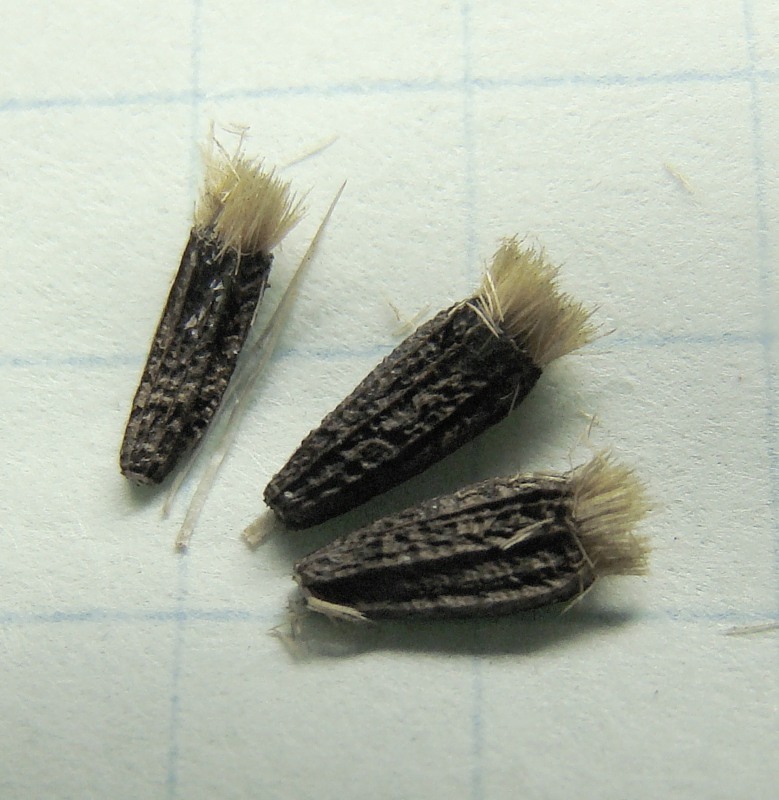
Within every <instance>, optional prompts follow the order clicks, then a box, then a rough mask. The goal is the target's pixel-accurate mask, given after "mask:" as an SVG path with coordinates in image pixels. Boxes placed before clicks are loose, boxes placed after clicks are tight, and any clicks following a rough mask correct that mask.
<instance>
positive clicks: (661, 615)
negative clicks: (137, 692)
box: [0, 559, 779, 642]
mask: <svg viewBox="0 0 779 800" xmlns="http://www.w3.org/2000/svg"><path fill="white" fill-rule="evenodd" d="M182 561H186V559H182ZM290 586H292V583H291V582H290ZM628 613H629V619H630V620H631V621H633V622H641V623H654V624H661V625H662V624H665V623H669V622H671V623H676V622H686V623H694V624H707V625H708V624H713V623H722V624H728V625H749V624H751V623H762V622H779V609H773V608H771V609H765V610H756V611H743V610H727V611H711V610H709V609H700V610H689V609H687V610H685V609H678V608H651V607H644V608H634V609H629V610H628V611H627V612H626V617H627V614H628ZM283 614H284V607H283V605H280V604H279V603H278V601H277V600H276V599H273V600H270V599H269V600H268V604H267V607H265V608H261V609H255V610H252V611H247V610H246V609H242V608H221V609H217V608H212V607H202V608H198V607H192V608H186V607H179V606H178V605H176V606H175V607H174V608H168V609H163V608H152V609H148V610H143V609H139V610H137V611H126V610H124V609H114V608H84V609H74V610H71V611H63V610H62V609H53V610H46V611H26V612H25V611H2V610H0V627H2V628H16V627H30V626H34V625H39V626H43V625H82V624H96V625H99V624H101V623H105V624H110V625H119V624H122V625H142V624H145V623H152V624H158V623H159V624H168V623H170V622H188V623H199V624H203V625H208V624H230V623H247V624H249V625H271V626H273V625H275V624H277V623H278V621H279V619H280V618H282V617H283ZM532 618H533V615H532V612H528V615H527V616H526V617H525V620H530V619H532ZM514 619H516V620H518V621H519V620H521V619H522V617H521V616H517V617H514ZM581 619H588V620H599V621H601V622H602V623H603V624H604V625H608V623H609V621H611V620H613V614H612V613H610V612H609V611H608V610H598V609H597V608H593V609H588V610H586V611H579V610H577V611H576V613H574V612H573V611H572V612H571V613H570V614H567V615H565V616H562V615H561V617H560V621H561V623H565V624H568V620H570V621H571V623H570V624H571V626H572V627H574V626H577V625H579V624H580V620H581ZM419 624H420V627H423V626H424V625H426V624H427V623H419ZM471 625H472V627H473V628H474V629H475V630H477V631H478V632H479V633H483V632H484V628H483V626H482V625H481V623H480V622H479V621H478V620H473V621H472V622H471ZM481 638H482V642H483V641H484V639H483V637H481Z"/></svg>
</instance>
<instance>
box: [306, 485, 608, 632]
mask: <svg viewBox="0 0 779 800" xmlns="http://www.w3.org/2000/svg"><path fill="white" fill-rule="evenodd" d="M573 506H574V497H573V494H572V492H571V488H570V484H569V482H568V480H567V479H566V478H565V477H563V476H555V475H536V476H527V475H526V476H517V477H514V478H500V479H497V480H490V481H484V482H483V483H480V484H476V485H474V486H470V487H468V488H466V489H463V490H461V491H459V492H457V493H455V494H452V495H448V496H446V497H441V498H436V499H434V500H429V501H427V502H425V503H422V504H421V505H419V506H417V507H415V508H411V509H408V510H406V511H403V512H401V513H400V514H397V515H394V516H390V517H386V518H384V519H381V520H378V521H377V522H375V523H373V524H372V525H369V526H367V527H365V528H362V529H361V530H358V531H355V532H354V533H352V534H349V535H347V536H344V537H342V538H340V539H338V540H337V541H335V542H333V543H332V544H331V545H328V546H326V547H324V548H322V549H320V550H318V551H316V552H315V553H312V554H311V555H309V556H308V557H306V558H304V559H302V560H301V561H300V562H298V564H297V565H296V567H295V577H296V579H297V581H298V583H299V584H300V586H301V588H302V590H303V592H304V595H305V596H306V597H307V598H313V599H315V600H317V601H323V602H325V603H329V604H333V607H336V608H337V607H344V608H347V609H353V610H355V611H357V612H359V613H360V614H361V615H363V616H364V617H366V618H368V619H374V620H378V619H392V618H405V617H420V618H448V617H467V616H477V615H478V616H493V615H501V614H508V613H512V612H515V611H520V610H526V609H531V608H536V607H539V606H543V605H548V604H550V603H555V602H560V601H564V600H568V599H571V598H573V597H575V596H577V595H578V594H580V593H581V592H583V591H584V590H585V589H587V588H588V587H589V586H590V585H591V584H592V583H593V582H594V580H595V578H596V577H597V573H596V568H595V566H594V565H593V564H592V562H591V561H590V560H589V559H588V557H587V555H586V554H585V551H584V549H583V547H582V544H581V541H580V540H579V538H578V536H577V528H576V523H575V520H574V519H573Z"/></svg>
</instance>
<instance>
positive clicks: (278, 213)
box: [195, 146, 303, 255]
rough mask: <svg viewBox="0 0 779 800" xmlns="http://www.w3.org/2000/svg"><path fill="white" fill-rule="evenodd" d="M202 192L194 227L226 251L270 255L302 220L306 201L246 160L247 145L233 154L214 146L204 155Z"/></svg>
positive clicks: (284, 184)
mask: <svg viewBox="0 0 779 800" xmlns="http://www.w3.org/2000/svg"><path fill="white" fill-rule="evenodd" d="M205 170H206V174H205V181H204V187H203V192H202V194H201V196H200V199H199V201H198V204H197V207H196V208H195V228H196V229H198V230H200V231H206V232H208V234H209V235H210V236H213V238H215V239H216V240H217V241H218V242H219V243H220V244H221V245H222V247H223V249H224V250H234V251H235V252H236V253H239V254H245V255H255V254H256V253H260V252H262V253H269V252H270V251H271V250H272V249H273V248H274V247H275V246H276V245H277V244H278V243H279V242H280V241H281V240H282V239H283V238H284V237H285V236H286V235H287V233H289V231H290V230H291V229H292V228H293V227H294V226H295V225H296V224H297V223H298V222H299V221H300V219H301V217H302V216H303V206H302V201H301V200H298V199H296V198H295V196H294V195H293V193H292V192H291V190H290V188H289V185H288V184H287V183H285V182H284V181H283V180H281V179H280V178H279V177H277V175H276V173H275V171H274V170H270V171H266V170H263V168H262V162H260V161H257V160H252V159H249V158H247V157H246V156H245V155H244V154H243V152H242V147H241V146H239V148H238V150H237V152H236V153H235V154H234V155H232V156H230V155H228V154H227V153H226V152H225V151H224V150H222V149H221V148H219V147H217V148H214V147H211V148H209V149H208V150H207V152H206V154H205Z"/></svg>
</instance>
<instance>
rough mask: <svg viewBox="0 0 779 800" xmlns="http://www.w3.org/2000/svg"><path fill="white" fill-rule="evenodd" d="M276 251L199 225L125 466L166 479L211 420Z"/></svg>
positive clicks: (151, 364) (164, 322)
mask: <svg viewBox="0 0 779 800" xmlns="http://www.w3.org/2000/svg"><path fill="white" fill-rule="evenodd" d="M272 260H273V256H271V255H267V254H265V253H262V252H259V253H257V254H255V255H245V254H244V255H238V253H236V251H235V250H226V249H225V248H224V247H223V245H222V244H221V243H220V241H219V240H218V239H216V238H214V237H213V236H212V235H211V234H210V233H209V232H208V231H205V232H197V231H195V230H193V232H192V234H191V235H190V238H189V242H188V243H187V246H186V249H185V250H184V255H183V256H182V259H181V266H180V268H179V271H178V273H177V274H176V277H175V280H174V282H173V286H172V288H171V291H170V294H169V296H168V300H167V303H166V305H165V309H164V311H163V313H162V317H161V319H160V322H159V326H158V328H157V332H156V334H155V336H154V340H153V342H152V346H151V350H150V352H149V358H148V361H147V363H146V367H145V369H144V372H143V376H142V377H141V382H140V385H139V387H138V391H137V393H136V395H135V399H134V401H133V405H132V410H131V412H130V419H129V421H128V423H127V429H126V431H125V435H124V441H123V442H122V448H121V454H120V467H121V470H122V473H123V474H124V475H125V476H126V477H127V478H129V479H130V480H132V481H134V482H137V483H159V482H161V481H162V480H164V479H165V477H166V476H167V475H168V474H169V473H170V471H171V470H172V469H173V467H174V466H175V464H176V462H177V461H178V460H179V458H180V457H181V456H182V455H183V454H184V453H185V452H186V451H188V450H189V449H191V448H192V447H193V446H194V445H195V444H196V443H197V442H198V441H199V439H200V438H201V436H202V435H203V433H204V431H205V430H206V428H207V427H208V424H209V422H210V421H211V419H212V417H213V416H214V413H215V412H216V410H217V408H218V406H219V403H220V402H221V400H222V397H223V395H224V392H225V390H226V388H227V384H228V383H229V381H230V378H231V376H232V374H233V371H234V369H235V365H236V361H237V359H238V355H239V353H240V351H241V347H242V346H243V343H244V341H245V339H246V336H247V334H248V331H249V327H250V325H251V322H252V319H253V317H254V313H255V310H256V308H257V304H258V303H259V301H260V299H261V298H262V295H263V293H264V291H265V287H266V285H267V282H268V274H269V271H270V266H271V262H272Z"/></svg>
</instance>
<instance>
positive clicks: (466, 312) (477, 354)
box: [265, 304, 541, 528]
mask: <svg viewBox="0 0 779 800" xmlns="http://www.w3.org/2000/svg"><path fill="white" fill-rule="evenodd" d="M540 374H541V370H540V369H539V368H538V367H537V366H536V365H535V364H534V363H533V362H532V361H531V360H530V358H529V356H528V355H527V353H526V352H525V351H523V350H521V349H520V348H519V347H518V346H517V345H516V344H515V343H514V342H513V341H512V339H511V338H510V337H508V336H506V335H505V334H499V335H497V336H496V335H495V334H494V333H493V332H492V331H491V330H490V329H489V328H488V327H487V325H485V324H484V322H483V321H482V319H481V318H480V316H479V315H478V314H477V313H476V311H474V310H473V308H471V306H469V305H467V304H460V305H457V306H454V307H453V308H450V309H448V310H446V311H442V312H440V313H439V314H438V315H437V316H436V317H434V318H433V319H432V320H430V321H429V322H427V323H425V324H424V325H422V326H421V327H420V328H418V329H417V330H416V331H415V332H414V333H413V334H411V336H409V337H408V338H407V339H406V340H405V341H404V342H403V343H402V344H401V345H400V346H399V347H397V348H396V349H395V351H394V352H393V353H392V354H390V355H389V356H388V357H387V358H385V359H384V360H383V361H382V362H381V363H380V364H379V365H378V366H377V367H376V368H375V369H374V370H373V371H372V372H371V373H370V374H369V375H368V376H367V377H366V378H365V379H364V380H363V381H362V383H360V385H359V386H358V387H357V388H356V389H355V390H354V392H352V394H351V395H349V397H347V398H346V399H345V400H344V401H343V402H342V403H341V404H340V405H339V406H338V407H337V408H336V409H335V410H334V411H333V412H332V413H330V414H328V415H327V416H326V417H325V418H324V420H322V422H321V423H320V425H319V427H318V428H317V429H316V430H314V431H312V432H311V433H310V434H309V435H308V436H307V437H306V439H305V440H304V441H303V443H302V444H301V445H300V447H299V448H298V450H297V451H296V452H295V454H294V455H293V456H292V457H291V458H290V460H289V461H288V462H287V464H286V465H285V466H284V467H283V468H282V469H281V471H280V472H279V473H278V474H277V475H275V476H274V477H273V478H272V480H271V481H270V483H269V484H268V486H267V488H266V489H265V502H266V503H267V504H268V505H269V506H270V507H271V508H272V509H273V510H274V511H275V512H276V514H277V515H278V516H279V517H281V519H282V520H283V521H284V523H285V524H286V525H288V526H289V527H292V528H305V527H309V526H311V525H316V524H317V523H319V522H323V521H324V520H326V519H329V518H330V517H334V516H337V515H338V514H341V513H343V512H345V511H348V510H349V509H351V508H354V507H356V506H358V505H360V504H362V503H364V502H365V501H367V500H369V499H370V498H371V497H374V496H375V495H377V494H380V493H382V492H384V491H386V490H387V489H390V488H391V487H392V486H395V485H397V484H399V483H402V482H403V481H405V480H407V479H408V478H410V477H411V476H413V475H416V474H417V473H419V472H421V471H422V470H424V469H426V468H427V467H429V466H430V465H431V464H434V463H435V462H436V461H439V460H440V459H441V458H443V457H444V456H446V455H448V454H449V453H451V452H453V451H454V450H456V449H457V448H458V447H460V446H461V445H463V444H465V443H466V442H468V441H470V440H471V439H472V438H474V437H475V436H476V435H478V434H479V433H481V432H482V431H484V430H486V429H487V428H489V427H490V426H491V425H493V424H495V423H496V422H498V421H499V420H501V419H503V417H505V416H506V414H508V412H509V411H510V410H511V408H512V406H513V405H515V404H516V403H518V402H519V401H521V400H522V399H523V398H524V397H525V395H527V393H528V392H529V391H530V390H531V389H532V388H533V386H534V385H535V383H536V381H537V380H538V377H539V375H540Z"/></svg>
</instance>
